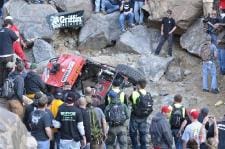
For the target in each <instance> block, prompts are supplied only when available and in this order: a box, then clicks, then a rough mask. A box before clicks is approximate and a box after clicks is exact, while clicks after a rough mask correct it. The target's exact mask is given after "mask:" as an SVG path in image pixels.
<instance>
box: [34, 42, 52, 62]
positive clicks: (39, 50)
mask: <svg viewBox="0 0 225 149" xmlns="http://www.w3.org/2000/svg"><path fill="white" fill-rule="evenodd" d="M32 51H33V56H34V61H35V63H41V62H44V61H47V60H49V59H51V58H54V57H55V51H54V49H53V47H52V46H51V45H50V44H49V43H48V42H46V41H44V40H42V39H37V40H35V41H34V46H33V48H32Z"/></svg>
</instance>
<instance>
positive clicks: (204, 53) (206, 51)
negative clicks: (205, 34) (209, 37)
mask: <svg viewBox="0 0 225 149" xmlns="http://www.w3.org/2000/svg"><path fill="white" fill-rule="evenodd" d="M200 57H201V59H202V60H203V61H209V60H212V54H211V50H210V45H209V44H204V45H203V46H202V47H201V51H200Z"/></svg>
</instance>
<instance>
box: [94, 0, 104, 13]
mask: <svg viewBox="0 0 225 149" xmlns="http://www.w3.org/2000/svg"><path fill="white" fill-rule="evenodd" d="M100 8H101V10H103V8H104V6H103V2H101V0H95V12H100Z"/></svg>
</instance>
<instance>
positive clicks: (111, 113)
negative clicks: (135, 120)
mask: <svg viewBox="0 0 225 149" xmlns="http://www.w3.org/2000/svg"><path fill="white" fill-rule="evenodd" d="M117 100H119V99H117ZM108 106H109V110H108V111H107V112H106V115H107V119H108V121H109V124H110V125H111V126H121V125H123V124H124V122H125V121H126V119H127V116H126V111H125V107H124V106H125V105H124V104H122V103H121V102H120V101H117V102H116V103H111V104H109V105H108Z"/></svg>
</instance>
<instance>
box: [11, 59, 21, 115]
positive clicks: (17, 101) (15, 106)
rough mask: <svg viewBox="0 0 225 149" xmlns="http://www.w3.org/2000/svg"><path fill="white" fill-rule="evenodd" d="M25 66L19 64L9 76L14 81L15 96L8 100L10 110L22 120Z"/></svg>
mask: <svg viewBox="0 0 225 149" xmlns="http://www.w3.org/2000/svg"><path fill="white" fill-rule="evenodd" d="M23 70H24V65H23V64H22V63H19V64H17V66H16V69H15V71H13V72H12V73H10V74H9V77H11V78H13V79H15V80H14V95H13V97H12V98H10V99H9V100H8V104H9V110H10V111H11V112H13V113H16V114H17V115H18V116H19V117H20V118H21V119H22V118H23V114H24V112H23V93H24V78H23V74H22V72H23Z"/></svg>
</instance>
